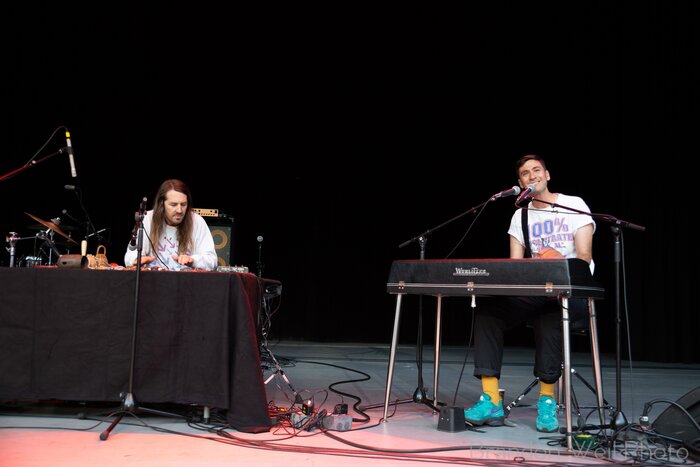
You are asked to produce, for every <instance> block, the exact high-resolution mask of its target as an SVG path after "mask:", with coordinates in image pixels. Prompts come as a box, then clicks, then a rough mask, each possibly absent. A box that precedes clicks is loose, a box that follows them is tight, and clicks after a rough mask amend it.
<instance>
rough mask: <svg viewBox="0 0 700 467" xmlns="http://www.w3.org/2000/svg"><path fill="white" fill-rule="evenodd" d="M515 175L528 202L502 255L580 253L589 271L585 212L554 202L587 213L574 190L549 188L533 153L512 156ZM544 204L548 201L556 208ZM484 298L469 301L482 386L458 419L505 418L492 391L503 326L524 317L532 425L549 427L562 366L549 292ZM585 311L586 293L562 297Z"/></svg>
mask: <svg viewBox="0 0 700 467" xmlns="http://www.w3.org/2000/svg"><path fill="white" fill-rule="evenodd" d="M516 174H517V177H518V183H519V185H520V187H522V188H523V189H525V188H526V187H527V188H528V190H526V191H523V194H524V195H525V196H523V195H521V196H520V197H519V198H518V201H517V202H516V204H520V203H521V202H522V201H524V200H528V199H529V200H530V201H529V202H528V204H527V206H526V207H525V208H518V209H517V210H516V211H515V213H514V214H513V217H512V218H511V223H510V228H509V229H508V234H509V236H510V257H511V258H526V257H534V258H549V259H551V258H580V259H583V260H585V261H586V262H588V264H589V265H590V270H591V274H593V269H594V262H593V255H592V248H593V232H594V231H595V222H594V220H593V218H592V217H591V216H590V215H587V214H581V213H579V212H575V211H572V210H568V209H564V208H562V207H561V206H565V207H569V208H572V209H575V210H577V211H581V212H586V213H588V212H590V211H589V209H588V206H587V205H586V203H585V202H584V201H583V200H582V199H581V198H579V197H577V196H569V195H565V194H561V193H552V192H550V191H549V188H548V182H549V180H550V174H549V171H548V170H547V167H546V165H545V162H544V160H543V159H542V158H541V157H539V156H536V155H526V156H523V157H521V158H520V159H519V160H518V161H517V163H516ZM528 195H529V196H528ZM549 203H556V204H557V205H558V207H553V206H552V205H551V204H549ZM523 225H524V226H525V228H523ZM486 303H487V305H486V306H485V307H482V308H483V309H480V308H479V307H477V308H476V314H475V318H474V319H475V324H474V336H475V337H474V376H476V377H477V378H480V379H481V386H482V391H483V393H482V394H481V396H480V397H479V401H478V402H477V403H476V404H475V405H473V406H472V407H470V408H468V409H466V410H465V411H464V419H465V420H466V421H467V422H469V423H471V424H473V425H491V426H500V425H503V424H504V423H505V415H504V412H503V401H502V400H501V399H500V395H499V392H498V388H499V379H500V377H501V365H502V360H503V340H504V333H505V331H506V330H507V329H510V328H512V327H513V326H515V325H517V324H520V323H522V322H525V321H531V322H532V324H533V327H534V336H535V347H536V349H535V364H534V370H533V373H534V375H535V376H536V377H537V378H539V381H540V392H539V400H538V402H537V420H536V422H535V426H536V428H537V430H538V431H541V432H545V433H551V432H555V431H557V430H558V429H559V422H558V420H557V403H556V401H555V398H554V397H555V396H554V384H555V383H556V381H557V380H558V379H559V377H560V376H561V367H562V327H561V308H560V306H559V303H558V300H557V298H556V297H541V296H537V297H494V298H492V299H489V300H488V301H487V302H486ZM586 310H587V300H586V299H583V298H572V299H570V300H569V312H570V313H571V316H572V317H574V318H575V317H576V316H583V315H582V313H585V312H586Z"/></svg>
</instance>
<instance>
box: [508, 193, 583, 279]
mask: <svg viewBox="0 0 700 467" xmlns="http://www.w3.org/2000/svg"><path fill="white" fill-rule="evenodd" d="M556 203H557V204H559V205H561V206H566V207H569V208H572V209H577V210H579V211H583V212H590V209H589V208H588V206H587V205H586V203H585V202H584V201H583V200H582V199H581V198H579V197H578V196H569V195H564V194H561V193H560V194H559V195H558V198H557V201H556ZM527 208H528V213H527V223H528V226H529V230H528V233H529V236H530V250H531V251H532V256H533V257H534V256H535V255H536V254H537V252H539V251H540V250H541V249H543V248H553V249H555V250H557V251H558V252H559V253H561V254H562V256H564V257H565V258H576V248H575V246H574V235H575V234H576V231H577V230H578V229H580V228H581V227H583V226H585V225H588V224H593V231H594V232H595V221H594V220H593V218H592V217H591V216H590V215H587V214H580V213H578V212H574V211H571V210H569V209H564V208H561V207H552V206H547V207H546V208H542V209H538V208H534V207H533V206H532V201H531V202H530V203H528V205H527ZM508 234H509V235H511V236H513V237H515V238H516V239H517V240H518V241H519V242H520V244H521V245H523V247H524V246H525V240H524V239H523V229H522V209H517V210H516V211H515V212H514V213H513V217H512V218H511V220H510V228H509V229H508ZM590 267H591V274H593V271H594V269H595V265H594V263H593V261H592V260H591V264H590Z"/></svg>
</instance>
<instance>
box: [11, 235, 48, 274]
mask: <svg viewBox="0 0 700 467" xmlns="http://www.w3.org/2000/svg"><path fill="white" fill-rule="evenodd" d="M35 238H36V236H34V235H32V236H31V237H18V236H17V232H10V233H8V234H7V237H5V241H6V242H7V243H8V244H9V245H10V246H9V247H5V249H6V250H7V251H8V252H9V253H10V267H11V268H13V267H15V254H16V251H17V249H16V245H17V242H19V241H21V240H29V239H35ZM28 258H29V257H27V259H28ZM31 258H36V257H31ZM39 260H41V258H39Z"/></svg>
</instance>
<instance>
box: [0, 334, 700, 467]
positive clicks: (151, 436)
mask: <svg viewBox="0 0 700 467" xmlns="http://www.w3.org/2000/svg"><path fill="white" fill-rule="evenodd" d="M268 349H269V353H268V352H265V351H264V350H263V356H264V357H265V358H264V359H263V364H264V365H263V368H262V369H261V371H263V373H264V377H265V380H266V381H267V383H266V390H267V395H268V401H269V405H270V413H271V414H272V415H273V416H275V417H277V418H278V419H279V420H280V423H279V424H277V425H276V426H274V427H273V428H272V429H271V430H270V431H269V432H265V433H259V434H251V433H240V432H236V431H233V430H230V429H225V428H224V427H222V426H221V425H220V424H218V420H220V419H221V414H220V413H218V411H217V410H216V408H210V409H209V410H208V411H207V410H205V408H202V407H197V406H183V405H176V404H172V405H167V406H159V407H148V406H144V407H143V408H145V409H156V410H163V411H165V412H168V413H172V414H175V415H178V417H164V416H160V415H154V414H152V413H148V412H146V411H136V413H133V414H132V413H128V414H126V416H125V417H124V418H123V419H122V420H121V421H120V422H119V423H118V424H117V425H116V426H115V427H114V429H113V431H112V432H111V434H110V435H109V437H108V438H107V439H106V440H104V441H102V440H100V434H101V433H102V432H103V431H104V430H105V429H106V428H107V427H108V426H109V424H110V423H111V421H112V420H113V419H114V417H113V416H111V414H112V413H113V411H115V410H118V409H119V407H118V404H117V406H115V405H114V404H107V403H104V402H103V403H95V402H81V401H3V403H2V406H1V407H0V411H1V413H0V464H1V465H2V466H3V467H15V466H38V465H51V466H54V467H59V466H70V467H76V466H94V465H100V466H103V467H104V466H122V465H127V464H128V465H130V466H156V465H157V466H162V465H168V466H180V465H182V466H192V465H206V466H212V467H213V466H219V465H221V466H223V465H231V464H232V463H235V464H236V465H255V466H257V467H262V466H275V467H279V466H281V465H284V466H285V467H294V466H302V465H303V466H310V465H311V466H314V465H324V466H325V465H328V464H333V465H335V466H346V465H347V466H350V465H353V466H354V465H358V464H362V465H391V466H399V465H401V466H404V465H406V466H408V465H416V461H419V462H428V463H435V464H437V463H448V464H457V465H462V464H464V465H501V464H504V463H511V462H514V461H520V463H521V464H523V465H530V464H535V463H537V464H538V465H541V463H542V462H546V463H561V464H566V465H571V464H607V463H610V461H611V460H614V461H617V462H631V461H632V459H633V458H632V456H645V455H646V456H648V455H652V456H655V457H653V458H654V459H655V460H659V461H662V460H666V459H659V458H660V457H662V456H665V455H669V454H670V455H672V456H674V455H675V456H676V457H675V459H676V460H678V456H679V455H680V456H681V457H682V456H683V455H684V454H683V452H682V451H675V450H673V449H670V448H667V447H664V446H662V445H659V444H654V443H652V439H651V438H650V437H649V436H648V435H647V434H644V433H642V432H641V430H638V429H636V426H635V425H636V424H637V423H638V422H639V417H640V415H641V414H642V412H643V410H644V405H645V403H648V402H650V401H658V402H655V403H654V404H653V405H652V407H651V410H650V412H649V419H650V421H651V422H652V423H653V422H654V421H655V419H656V418H657V417H658V416H659V415H660V414H661V413H663V412H664V410H666V409H667V408H668V407H669V406H671V405H673V402H675V401H677V400H678V399H679V398H680V397H681V396H683V395H685V394H687V393H688V392H690V391H693V390H695V388H698V387H699V386H700V371H698V370H700V365H683V364H659V363H650V362H633V363H632V367H631V368H630V364H629V362H627V361H623V362H622V371H621V385H620V395H621V398H620V400H621V404H620V406H621V409H622V413H623V414H624V416H625V418H626V419H627V421H628V422H629V425H628V427H627V428H628V429H626V430H624V431H622V432H621V433H620V434H618V435H617V437H616V438H615V442H614V443H611V444H614V447H615V448H616V449H615V450H614V451H611V450H610V449H606V448H602V447H601V448H598V449H596V448H591V449H588V450H586V449H584V450H578V451H576V450H575V451H568V450H567V449H566V448H565V447H564V446H563V444H564V440H565V438H564V435H563V434H560V433H553V434H543V433H539V432H537V431H536V430H535V427H534V422H535V416H536V409H535V405H534V404H535V403H536V397H537V388H535V389H533V390H532V391H531V392H530V393H529V394H528V395H526V396H525V397H524V398H523V399H522V400H521V401H520V403H519V404H518V405H517V406H515V407H514V408H513V409H512V411H511V413H510V415H509V417H508V419H507V426H503V427H482V428H478V429H477V430H472V429H466V430H460V429H457V430H453V428H452V427H450V426H448V425H447V424H445V423H444V421H443V423H440V413H439V412H435V411H434V410H433V408H431V407H430V406H429V405H428V404H426V403H417V402H414V401H413V399H414V397H413V395H414V393H415V392H416V389H418V388H419V387H420V384H419V372H418V364H417V360H418V359H417V352H416V348H415V347H414V346H405V345H404V346H399V349H398V352H397V359H396V366H395V370H394V381H393V387H392V395H391V401H392V402H394V401H398V403H396V404H392V405H391V406H390V407H389V411H388V414H389V416H388V420H386V421H382V420H381V419H382V416H383V411H384V410H383V409H384V407H383V406H384V396H385V384H386V375H387V363H388V356H389V345H388V343H387V344H348V343H316V342H298V341H282V342H270V343H269V345H268ZM422 353H423V368H422V374H423V384H422V386H423V387H424V388H426V390H427V391H426V396H427V398H428V399H432V398H433V386H434V385H433V365H432V361H433V348H432V347H431V346H428V345H426V346H424V348H423V352H422ZM465 354H466V350H465V348H459V347H451V346H450V347H443V349H442V354H441V365H440V378H439V394H438V401H439V402H440V403H441V407H442V406H445V407H459V408H460V409H461V408H463V407H464V406H468V405H471V404H472V403H474V402H475V401H476V400H477V398H478V396H479V394H480V392H481V390H480V384H479V382H478V381H477V380H476V379H475V378H474V377H473V376H472V375H471V373H472V364H471V360H472V356H471V354H468V355H465ZM533 354H534V352H533V349H528V348H506V352H505V356H504V362H506V364H505V365H504V368H503V378H502V384H501V386H502V388H503V389H504V390H505V401H506V402H511V401H512V400H513V399H515V398H516V397H517V396H518V395H519V394H521V393H522V391H523V390H524V389H525V388H526V387H527V386H528V385H529V384H530V382H532V381H533V376H532V361H533ZM271 356H272V357H274V360H276V361H277V362H278V363H279V366H280V368H281V370H282V371H281V372H277V373H275V371H276V369H277V368H276V366H275V365H274V361H273V359H272V358H270V357H271ZM465 357H466V359H467V361H468V363H467V364H466V365H463V362H464V361H465ZM615 363H616V362H615V358H614V355H603V356H602V368H603V387H604V398H605V400H606V401H607V402H608V403H609V404H610V405H611V406H612V407H613V408H614V407H615V405H616V399H617V391H616V365H615ZM572 367H573V368H574V369H575V370H576V371H577V373H578V374H579V375H580V376H581V377H582V378H583V380H580V379H579V378H577V377H574V378H572V380H573V389H574V393H575V395H576V399H577V401H578V403H579V406H580V407H581V408H580V412H581V415H582V419H579V418H578V417H577V416H576V414H574V417H573V419H572V422H573V425H574V426H579V425H582V424H593V425H598V424H599V423H600V421H599V418H598V412H597V410H594V409H591V408H590V407H591V406H593V405H594V403H595V395H594V393H593V392H592V391H591V390H590V389H588V388H587V387H586V383H589V384H590V385H593V384H594V380H593V378H592V372H591V360H590V355H589V354H587V353H573V354H572ZM584 381H585V382H584ZM134 397H135V398H136V401H137V406H138V394H134ZM295 399H296V400H301V401H309V400H311V401H313V405H314V410H316V411H320V410H324V409H325V410H327V411H328V412H332V411H333V410H334V408H335V407H336V405H338V404H347V406H348V414H349V415H350V416H351V417H352V419H353V421H352V428H351V429H350V430H347V431H335V430H321V429H320V428H315V429H313V430H311V431H306V430H303V429H302V430H299V429H295V428H294V427H292V426H290V424H289V423H288V421H287V420H288V419H289V415H290V413H291V412H293V411H294V409H295V408H298V407H299V404H296V405H295V406H294V407H293V404H292V403H293V401H294V400H295ZM240 403H241V404H245V403H246V401H245V400H241V401H240ZM606 415H607V416H609V411H606ZM293 417H294V420H295V421H298V422H300V423H303V421H304V419H303V415H294V416H293ZM584 419H585V420H584ZM334 420H335V422H336V423H337V424H338V425H339V426H340V428H347V427H348V424H347V422H349V420H348V417H335V419H334ZM606 421H607V422H609V420H606ZM559 423H560V426H562V427H564V426H565V418H564V413H563V411H560V414H559ZM439 425H441V426H440V428H441V429H438V426H439ZM605 432H606V434H609V435H610V434H611V433H612V432H611V430H606V431H605ZM588 433H589V434H591V433H593V434H595V433H597V430H594V429H590V430H588ZM592 439H593V440H595V439H596V437H595V436H593V437H592ZM690 463H691V464H692V462H690Z"/></svg>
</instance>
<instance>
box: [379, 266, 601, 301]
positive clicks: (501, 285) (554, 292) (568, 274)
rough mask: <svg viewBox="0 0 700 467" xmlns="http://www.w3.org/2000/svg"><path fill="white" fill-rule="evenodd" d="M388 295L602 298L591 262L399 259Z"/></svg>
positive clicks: (388, 285)
mask: <svg viewBox="0 0 700 467" xmlns="http://www.w3.org/2000/svg"><path fill="white" fill-rule="evenodd" d="M387 291H388V292H389V293H394V294H421V295H480V296H487V295H511V296H533V295H539V296H553V297H556V296H559V295H560V294H565V295H566V296H568V297H586V298H594V299H599V298H603V296H604V293H605V290H604V289H603V288H602V287H601V286H600V285H599V284H598V283H597V282H596V281H595V280H594V279H593V276H592V275H591V270H590V268H589V265H588V263H587V262H585V261H584V260H582V259H578V258H568V259H535V258H524V259H511V258H501V259H445V260H396V261H394V262H393V263H392V265H391V271H390V272H389V281H388V283H387Z"/></svg>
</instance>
